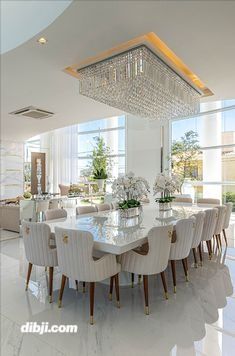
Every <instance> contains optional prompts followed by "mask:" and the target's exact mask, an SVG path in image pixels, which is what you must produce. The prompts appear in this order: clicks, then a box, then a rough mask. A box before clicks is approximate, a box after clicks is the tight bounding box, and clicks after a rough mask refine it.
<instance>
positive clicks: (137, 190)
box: [112, 172, 150, 201]
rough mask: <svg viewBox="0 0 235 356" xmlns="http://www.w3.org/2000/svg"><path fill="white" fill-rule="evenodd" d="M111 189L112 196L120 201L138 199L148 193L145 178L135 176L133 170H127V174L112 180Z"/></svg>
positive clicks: (148, 188)
mask: <svg viewBox="0 0 235 356" xmlns="http://www.w3.org/2000/svg"><path fill="white" fill-rule="evenodd" d="M112 191H113V195H114V197H116V198H118V199H119V200H120V201H130V200H136V201H139V200H140V199H141V198H142V197H144V196H146V195H147V194H148V193H149V191H150V187H149V184H148V182H147V180H146V179H144V178H142V177H135V175H134V173H133V172H129V173H128V174H127V175H125V176H123V177H119V178H117V179H115V180H114V182H113V184H112Z"/></svg>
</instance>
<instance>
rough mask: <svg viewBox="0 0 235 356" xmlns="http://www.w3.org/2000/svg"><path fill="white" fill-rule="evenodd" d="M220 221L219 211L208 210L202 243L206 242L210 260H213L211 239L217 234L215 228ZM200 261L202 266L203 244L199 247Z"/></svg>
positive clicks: (214, 209) (215, 209)
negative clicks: (218, 220)
mask: <svg viewBox="0 0 235 356" xmlns="http://www.w3.org/2000/svg"><path fill="white" fill-rule="evenodd" d="M217 219H218V209H217V208H213V209H208V210H206V211H205V218H204V224H203V230H202V242H203V241H206V244H207V249H208V254H209V258H210V259H211V258H212V245H211V239H212V237H213V235H214V233H215V226H216V222H217ZM198 250H199V255H200V261H201V264H202V248H201V244H200V245H199V246H198Z"/></svg>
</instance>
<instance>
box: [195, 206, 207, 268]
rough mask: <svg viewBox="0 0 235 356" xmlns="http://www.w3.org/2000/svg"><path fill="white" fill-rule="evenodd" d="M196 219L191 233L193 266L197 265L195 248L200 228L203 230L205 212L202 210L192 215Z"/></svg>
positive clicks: (200, 236)
mask: <svg viewBox="0 0 235 356" xmlns="http://www.w3.org/2000/svg"><path fill="white" fill-rule="evenodd" d="M193 216H194V217H195V219H196V221H195V229H194V235H193V241H192V250H193V257H194V262H195V267H197V266H198V263H197V248H198V246H199V245H200V243H201V239H202V230H203V224H204V219H205V213H204V212H203V211H201V212H199V213H198V214H196V215H193Z"/></svg>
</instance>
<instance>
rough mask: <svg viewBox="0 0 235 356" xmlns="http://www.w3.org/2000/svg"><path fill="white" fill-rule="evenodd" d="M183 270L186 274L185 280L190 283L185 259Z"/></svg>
mask: <svg viewBox="0 0 235 356" xmlns="http://www.w3.org/2000/svg"><path fill="white" fill-rule="evenodd" d="M182 264H183V268H184V274H185V279H186V281H188V271H187V265H186V262H185V259H183V260H182Z"/></svg>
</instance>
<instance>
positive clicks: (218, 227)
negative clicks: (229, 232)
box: [214, 205, 227, 249]
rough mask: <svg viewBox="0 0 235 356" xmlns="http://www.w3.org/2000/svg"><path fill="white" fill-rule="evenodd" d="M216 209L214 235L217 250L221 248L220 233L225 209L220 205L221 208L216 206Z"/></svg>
mask: <svg viewBox="0 0 235 356" xmlns="http://www.w3.org/2000/svg"><path fill="white" fill-rule="evenodd" d="M216 208H217V209H218V218H217V221H216V225H215V231H214V235H215V238H216V242H217V247H218V249H219V248H222V243H221V233H222V230H223V226H224V220H225V216H226V210H227V207H226V206H225V205H221V206H217V207H216Z"/></svg>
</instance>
